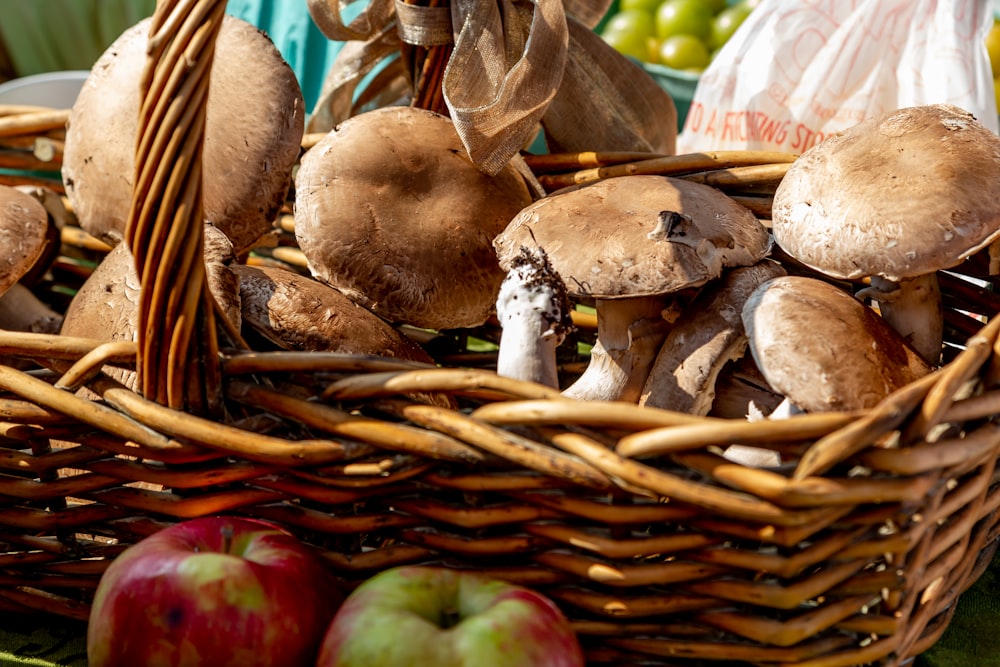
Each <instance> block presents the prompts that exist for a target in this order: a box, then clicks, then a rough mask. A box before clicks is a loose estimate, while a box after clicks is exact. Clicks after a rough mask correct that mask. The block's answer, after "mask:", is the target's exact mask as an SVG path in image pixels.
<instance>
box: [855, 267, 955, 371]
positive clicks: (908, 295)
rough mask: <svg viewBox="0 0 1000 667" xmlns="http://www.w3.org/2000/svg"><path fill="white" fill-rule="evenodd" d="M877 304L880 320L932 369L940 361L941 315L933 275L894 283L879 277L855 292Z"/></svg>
mask: <svg viewBox="0 0 1000 667" xmlns="http://www.w3.org/2000/svg"><path fill="white" fill-rule="evenodd" d="M858 297H859V298H862V299H864V298H871V299H873V300H874V301H876V302H877V303H878V308H879V312H880V313H881V314H882V318H883V319H884V320H885V321H886V322H888V323H889V325H890V326H891V327H892V328H893V329H895V330H896V331H898V332H899V333H900V334H901V335H902V336H903V337H904V338H906V339H907V340H908V341H909V342H910V345H911V346H912V347H913V349H915V350H916V351H917V352H919V353H920V355H921V356H922V357H923V358H924V359H925V360H926V361H928V362H929V363H930V364H931V365H932V366H937V365H938V363H939V362H940V360H941V343H942V341H943V340H944V312H943V307H942V304H941V289H940V287H939V286H938V279H937V274H936V273H928V274H925V275H922V276H917V277H916V278H910V279H907V280H901V281H899V282H894V281H890V280H886V279H884V278H880V277H877V276H876V277H873V278H872V279H871V286H870V287H867V288H865V289H863V290H861V291H860V292H858Z"/></svg>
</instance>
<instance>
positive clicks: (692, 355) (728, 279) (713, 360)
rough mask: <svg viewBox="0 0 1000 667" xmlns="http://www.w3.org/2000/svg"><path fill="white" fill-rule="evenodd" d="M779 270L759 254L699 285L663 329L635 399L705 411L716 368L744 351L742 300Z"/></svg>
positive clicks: (693, 411)
mask: <svg viewBox="0 0 1000 667" xmlns="http://www.w3.org/2000/svg"><path fill="white" fill-rule="evenodd" d="M782 275H785V270H784V269H783V268H782V267H781V265H780V264H778V263H777V262H774V261H771V260H763V261H761V262H758V263H757V264H754V265H753V266H746V267H737V268H735V269H730V270H728V271H726V272H725V273H724V274H723V276H722V277H721V278H720V279H719V280H718V281H713V282H711V283H709V284H707V285H706V286H705V287H703V288H702V291H701V292H700V293H699V294H698V296H697V297H695V299H694V300H693V301H692V302H691V303H690V304H689V305H688V306H687V307H685V309H684V312H682V313H681V315H680V317H679V318H678V319H677V321H676V322H674V325H673V326H672V327H671V329H670V332H669V333H668V334H667V337H666V340H665V341H664V343H663V346H662V347H661V348H660V352H659V354H657V356H656V361H655V362H654V363H653V367H652V370H651V371H650V373H649V378H648V379H647V380H646V385H645V387H643V390H642V396H640V398H639V404H640V405H647V406H649V407H654V408H666V409H669V410H675V411H677V412H686V413H689V414H694V415H707V414H708V413H709V412H710V411H711V409H712V403H713V401H714V399H715V383H716V380H717V379H718V377H719V373H720V372H721V371H722V369H723V367H724V366H725V365H726V364H727V363H729V362H730V361H735V360H737V359H740V358H742V357H743V355H744V352H745V351H746V347H747V337H746V331H745V330H744V328H743V319H742V316H741V315H742V312H743V305H744V304H745V303H746V300H747V298H748V297H749V296H750V294H751V293H752V292H753V291H754V290H755V289H757V287H759V286H760V285H761V284H762V283H764V282H765V281H767V280H770V279H771V278H775V277H778V276H782Z"/></svg>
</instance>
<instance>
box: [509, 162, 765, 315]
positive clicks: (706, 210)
mask: <svg viewBox="0 0 1000 667" xmlns="http://www.w3.org/2000/svg"><path fill="white" fill-rule="evenodd" d="M663 211H672V212H674V213H677V214H679V216H680V217H677V218H674V221H673V222H667V223H666V225H664V224H662V223H661V221H660V220H659V218H660V213H661V212H663ZM494 245H495V246H496V249H497V256H498V257H499V259H500V263H501V265H502V266H504V267H507V266H509V264H510V262H511V260H512V259H513V258H514V257H515V256H516V255H517V253H518V252H519V250H520V248H521V246H528V247H533V246H535V245H538V246H540V247H541V248H543V249H544V250H545V251H546V252H547V253H548V255H549V259H550V260H551V262H552V265H553V267H554V268H555V270H556V271H557V272H559V274H560V275H561V276H562V277H563V280H565V281H566V287H567V289H568V290H569V292H570V293H571V294H574V295H587V296H593V297H597V298H602V299H618V298H628V297H636V296H653V295H659V294H667V293H671V292H676V291H679V290H681V289H684V288H687V287H697V286H700V285H703V284H704V283H706V282H708V281H709V280H712V279H714V278H717V277H718V276H719V275H720V274H721V273H722V270H723V268H725V267H728V266H749V265H752V264H755V263H756V262H758V261H759V260H760V259H762V258H763V257H764V256H765V255H766V254H767V252H768V251H769V250H770V237H769V235H768V231H767V229H766V228H765V227H764V226H763V225H762V224H760V221H758V220H757V218H755V217H754V215H753V214H752V213H751V212H750V211H749V210H747V209H746V208H744V207H743V206H740V205H739V204H737V203H736V202H734V201H733V200H732V199H730V198H729V197H727V196H726V195H724V194H723V193H721V192H720V191H719V190H716V189H715V188H712V187H710V186H707V185H702V184H700V183H693V182H689V181H685V180H682V179H676V178H670V177H667V176H622V177H618V178H609V179H606V180H603V181H598V182H596V183H593V184H590V185H586V186H582V187H572V188H566V189H565V190H561V191H559V192H556V193H554V194H552V195H550V196H548V197H546V198H544V199H540V200H538V201H537V202H535V203H534V204H532V205H531V206H528V207H526V208H525V209H524V210H522V211H521V212H520V213H519V214H518V215H517V217H515V218H514V219H513V220H512V221H511V223H510V225H508V226H507V228H506V229H505V230H504V232H503V233H502V234H500V235H499V236H498V237H497V238H496V240H495V241H494Z"/></svg>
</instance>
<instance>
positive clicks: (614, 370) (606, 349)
mask: <svg viewBox="0 0 1000 667" xmlns="http://www.w3.org/2000/svg"><path fill="white" fill-rule="evenodd" d="M667 304H668V301H667V300H665V299H664V298H663V297H659V296H653V297H630V298H625V299H597V300H596V301H595V303H594V305H595V309H596V311H597V342H596V343H595V344H594V346H593V348H591V351H590V363H589V364H588V365H587V368H586V370H584V372H583V375H581V376H580V377H579V378H578V379H577V380H576V382H574V383H573V384H572V385H571V386H569V387H568V388H567V389H566V390H565V391H563V395H564V396H567V397H569V398H575V399H578V400H589V401H628V402H630V403H637V402H638V401H639V397H640V396H641V395H642V388H643V386H644V385H645V384H646V378H647V377H648V376H649V371H650V369H651V368H652V366H653V362H654V361H655V360H656V355H657V353H658V352H659V351H660V347H661V346H662V345H663V341H664V339H665V338H666V337H667V331H668V329H669V327H670V321H672V320H673V319H675V317H676V313H674V312H672V311H670V312H669V314H666V313H668V311H667V310H666V306H667Z"/></svg>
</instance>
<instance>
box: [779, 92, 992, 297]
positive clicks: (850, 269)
mask: <svg viewBox="0 0 1000 667" xmlns="http://www.w3.org/2000/svg"><path fill="white" fill-rule="evenodd" d="M997 192H1000V137H997V136H996V135H995V134H993V133H992V132H990V131H989V130H988V129H986V127H985V126H983V125H982V124H981V123H979V122H978V121H976V119H975V118H974V117H973V116H972V115H971V114H969V113H967V112H966V111H963V110H962V109H959V108H958V107H954V106H950V105H943V104H936V105H928V106H920V107H910V108H905V109H900V110H897V111H892V112H890V113H887V114H884V115H882V116H879V117H874V118H870V119H868V120H865V121H863V122H861V123H859V124H858V125H855V126H853V127H851V128H849V129H847V130H844V131H843V132H840V133H839V134H835V135H833V136H831V137H829V138H827V139H825V140H824V141H822V142H821V143H819V144H816V145H815V146H813V147H812V148H810V149H809V150H807V151H806V152H805V153H803V154H802V155H801V156H800V157H799V158H798V159H797V160H796V161H795V162H794V163H793V164H792V166H791V168H789V170H788V173H787V174H786V175H785V176H784V178H783V179H782V181H781V184H780V185H779V186H778V188H777V191H776V192H775V195H774V207H773V231H774V238H775V241H776V242H777V243H778V245H779V246H781V248H782V249H783V250H784V251H785V252H787V253H788V254H789V255H791V256H792V257H794V258H795V259H797V260H799V261H800V262H802V263H804V264H806V265H808V266H810V267H812V268H814V269H816V270H818V271H820V272H822V273H824V274H827V275H829V276H833V277H836V278H845V279H857V278H861V277H865V276H881V277H884V278H887V279H889V280H893V281H899V280H902V279H905V278H912V277H915V276H918V275H922V274H926V273H930V272H933V271H937V270H938V269H945V268H948V267H952V266H955V265H957V264H959V263H960V262H961V261H962V260H964V259H965V258H966V257H968V256H970V255H972V254H973V253H975V252H977V251H978V250H980V249H982V248H984V247H985V246H986V245H988V244H989V243H990V242H991V241H992V240H993V239H995V238H996V237H997V236H998V235H1000V197H998V196H997Z"/></svg>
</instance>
